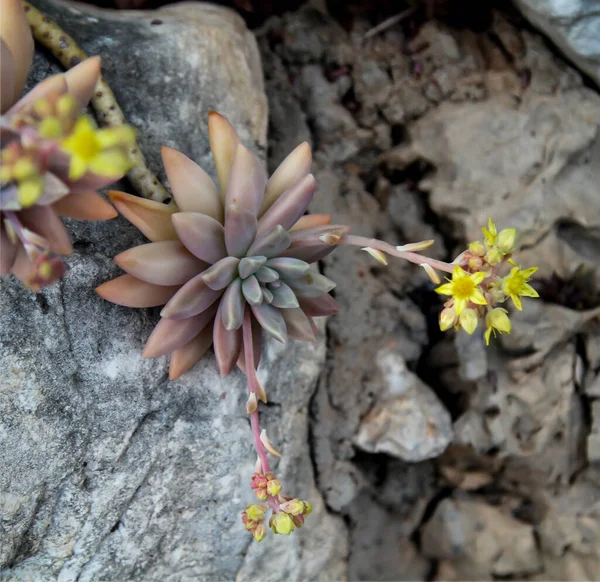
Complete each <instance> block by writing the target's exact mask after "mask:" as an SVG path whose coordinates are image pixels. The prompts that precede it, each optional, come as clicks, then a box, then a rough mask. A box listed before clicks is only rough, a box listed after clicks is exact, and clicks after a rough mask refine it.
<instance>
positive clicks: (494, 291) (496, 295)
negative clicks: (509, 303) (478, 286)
mask: <svg viewBox="0 0 600 582" xmlns="http://www.w3.org/2000/svg"><path fill="white" fill-rule="evenodd" d="M489 294H490V295H491V297H492V301H493V302H494V303H502V302H503V301H504V300H505V299H506V295H505V294H504V291H502V289H501V288H500V287H496V286H495V285H494V286H491V287H490V288H489Z"/></svg>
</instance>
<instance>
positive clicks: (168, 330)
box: [143, 305, 217, 358]
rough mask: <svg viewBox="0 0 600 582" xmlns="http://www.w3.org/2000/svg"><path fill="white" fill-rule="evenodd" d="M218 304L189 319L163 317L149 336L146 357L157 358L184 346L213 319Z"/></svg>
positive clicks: (145, 351)
mask: <svg viewBox="0 0 600 582" xmlns="http://www.w3.org/2000/svg"><path fill="white" fill-rule="evenodd" d="M216 312H217V305H211V306H210V307H209V308H208V309H207V310H206V311H203V312H202V313H199V314H198V315H195V316H194V317H188V318H187V319H181V320H174V319H164V318H163V319H161V320H160V321H159V322H158V324H157V325H156V327H155V328H154V331H153V332H152V334H151V335H150V337H149V338H148V341H147V342H146V346H145V347H144V353H143V356H144V358H156V357H158V356H163V355H165V354H168V353H169V352H172V351H174V350H176V349H178V348H181V347H183V346H184V345H185V344H187V343H188V342H190V341H191V340H192V339H193V338H194V337H195V336H197V335H198V334H199V333H200V331H201V330H203V329H204V328H205V327H206V326H207V325H210V327H212V320H213V318H214V316H215V313H216Z"/></svg>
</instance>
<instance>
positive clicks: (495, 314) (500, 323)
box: [485, 307, 512, 333]
mask: <svg viewBox="0 0 600 582" xmlns="http://www.w3.org/2000/svg"><path fill="white" fill-rule="evenodd" d="M507 313H508V312H507V311H506V309H502V308H501V307H496V308H495V309H492V310H490V311H488V313H487V315H486V316H485V323H486V325H487V326H488V327H493V328H495V329H497V330H498V331H499V332H501V333H510V330H511V329H512V323H511V322H510V319H509V317H508V315H507Z"/></svg>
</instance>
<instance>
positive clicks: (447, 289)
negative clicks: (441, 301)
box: [435, 283, 452, 295]
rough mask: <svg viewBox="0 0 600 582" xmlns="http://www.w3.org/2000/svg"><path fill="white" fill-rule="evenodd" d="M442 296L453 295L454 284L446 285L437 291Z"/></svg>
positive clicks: (437, 288)
mask: <svg viewBox="0 0 600 582" xmlns="http://www.w3.org/2000/svg"><path fill="white" fill-rule="evenodd" d="M435 292H436V293H439V294H440V295H452V283H444V284H443V285H440V286H439V287H436V289H435Z"/></svg>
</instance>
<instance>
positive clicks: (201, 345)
mask: <svg viewBox="0 0 600 582" xmlns="http://www.w3.org/2000/svg"><path fill="white" fill-rule="evenodd" d="M212 343H213V330H212V328H211V327H210V326H208V327H205V328H204V329H203V330H202V331H201V332H200V333H199V334H198V335H197V336H196V337H195V338H194V339H192V340H191V341H190V342H188V343H187V344H185V345H184V346H182V347H181V348H177V349H176V350H175V351H174V352H172V353H171V362H170V364H169V379H170V380H176V379H177V378H179V377H180V376H181V375H182V374H185V373H186V372H187V371H188V370H189V369H190V368H191V367H192V366H193V365H194V364H196V363H197V362H198V361H200V359H201V358H202V357H203V356H204V354H205V353H206V352H207V351H208V348H210V346H211V345H212Z"/></svg>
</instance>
